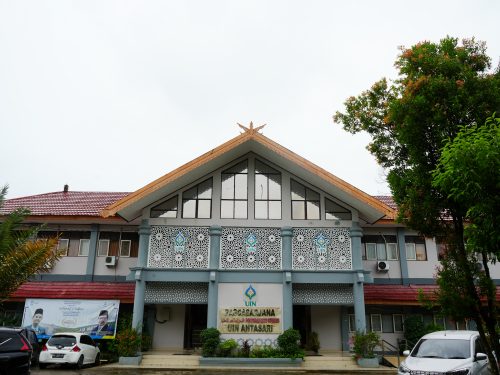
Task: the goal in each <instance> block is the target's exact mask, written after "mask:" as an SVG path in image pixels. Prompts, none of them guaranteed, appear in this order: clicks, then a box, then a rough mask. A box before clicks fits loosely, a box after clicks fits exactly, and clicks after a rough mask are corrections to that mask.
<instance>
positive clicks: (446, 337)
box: [398, 331, 490, 375]
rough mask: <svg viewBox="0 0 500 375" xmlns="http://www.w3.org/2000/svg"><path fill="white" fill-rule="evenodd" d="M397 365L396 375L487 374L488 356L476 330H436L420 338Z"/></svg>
mask: <svg viewBox="0 0 500 375" xmlns="http://www.w3.org/2000/svg"><path fill="white" fill-rule="evenodd" d="M403 354H404V355H406V356H408V357H407V358H406V359H405V360H404V361H403V362H402V363H401V365H400V366H399V368H398V374H399V375H408V374H427V373H431V372H432V373H437V372H439V373H443V374H444V373H447V374H457V375H478V374H481V375H482V374H489V373H490V370H489V367H488V357H487V355H486V354H485V351H484V349H483V345H482V343H481V339H480V337H479V333H478V332H477V331H439V332H433V333H429V334H427V335H425V336H423V337H422V338H421V339H420V340H419V341H418V342H417V344H416V345H415V347H414V348H413V350H412V351H411V353H410V351H409V350H405V351H404V352H403Z"/></svg>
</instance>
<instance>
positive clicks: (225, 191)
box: [220, 160, 248, 219]
mask: <svg viewBox="0 0 500 375" xmlns="http://www.w3.org/2000/svg"><path fill="white" fill-rule="evenodd" d="M247 185H248V162H247V161H246V160H245V161H243V162H241V163H239V164H237V165H235V166H234V167H231V168H229V169H226V170H225V171H223V172H222V191H221V204H220V217H221V218H223V219H246V218H247V211H248V210H247V207H248V186H247Z"/></svg>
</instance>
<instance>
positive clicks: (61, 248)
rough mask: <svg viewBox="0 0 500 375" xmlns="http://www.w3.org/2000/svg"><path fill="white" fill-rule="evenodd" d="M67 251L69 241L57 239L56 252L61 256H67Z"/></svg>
mask: <svg viewBox="0 0 500 375" xmlns="http://www.w3.org/2000/svg"><path fill="white" fill-rule="evenodd" d="M68 249H69V239H68V238H59V240H58V241H57V252H58V253H59V254H60V255H61V256H64V257H65V256H68Z"/></svg>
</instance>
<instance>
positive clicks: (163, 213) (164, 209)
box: [150, 195, 177, 218]
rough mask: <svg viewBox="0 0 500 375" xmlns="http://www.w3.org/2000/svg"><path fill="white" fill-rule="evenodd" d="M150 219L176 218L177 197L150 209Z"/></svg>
mask: <svg viewBox="0 0 500 375" xmlns="http://www.w3.org/2000/svg"><path fill="white" fill-rule="evenodd" d="M150 217H169V218H176V217H177V195H176V196H175V197H172V198H170V199H169V200H167V201H165V202H162V203H160V204H159V205H157V206H154V207H153V208H151V212H150Z"/></svg>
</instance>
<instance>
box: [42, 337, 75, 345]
mask: <svg viewBox="0 0 500 375" xmlns="http://www.w3.org/2000/svg"><path fill="white" fill-rule="evenodd" d="M76 341H77V340H76V337H75V336H70V335H58V336H52V337H51V338H50V339H49V341H47V345H50V346H73V345H75V344H76Z"/></svg>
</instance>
